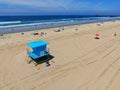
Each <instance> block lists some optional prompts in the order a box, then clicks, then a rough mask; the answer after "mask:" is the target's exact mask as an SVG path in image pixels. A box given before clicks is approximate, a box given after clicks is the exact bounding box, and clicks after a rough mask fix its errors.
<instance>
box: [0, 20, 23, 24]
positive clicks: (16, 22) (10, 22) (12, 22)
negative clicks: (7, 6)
mask: <svg viewBox="0 0 120 90" xmlns="http://www.w3.org/2000/svg"><path fill="white" fill-rule="evenodd" d="M18 23H21V21H7V22H0V24H18Z"/></svg>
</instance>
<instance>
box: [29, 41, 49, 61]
mask: <svg viewBox="0 0 120 90" xmlns="http://www.w3.org/2000/svg"><path fill="white" fill-rule="evenodd" d="M47 45H48V42H46V41H43V40H39V41H35V42H29V43H27V46H28V47H30V48H31V49H32V51H27V54H28V56H29V57H30V58H31V59H33V60H34V61H35V60H41V59H40V58H43V57H48V56H49V55H50V53H49V51H48V50H47V48H46V47H47Z"/></svg>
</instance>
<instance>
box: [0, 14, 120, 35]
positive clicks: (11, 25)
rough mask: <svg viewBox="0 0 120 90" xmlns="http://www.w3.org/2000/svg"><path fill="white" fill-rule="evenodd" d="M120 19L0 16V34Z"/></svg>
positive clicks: (102, 17) (104, 17)
mask: <svg viewBox="0 0 120 90" xmlns="http://www.w3.org/2000/svg"><path fill="white" fill-rule="evenodd" d="M118 19H120V17H118V16H117V17H109V16H99V17H98V16H97V17H96V16H70V15H68V16H57V15H56V16H0V34H5V33H14V32H22V31H28V30H40V29H45V28H53V27H61V26H69V25H77V24H85V23H93V22H105V21H110V20H118Z"/></svg>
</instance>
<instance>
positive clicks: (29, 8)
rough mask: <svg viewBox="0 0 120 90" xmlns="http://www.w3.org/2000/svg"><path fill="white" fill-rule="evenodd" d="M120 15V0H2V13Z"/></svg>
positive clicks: (0, 9)
mask: <svg viewBox="0 0 120 90" xmlns="http://www.w3.org/2000/svg"><path fill="white" fill-rule="evenodd" d="M96 13H98V14H110V15H117V14H119V15H120V0H0V15H64V14H66V15H69V14H70V15H88V14H89V15H91V14H93V15H95V14H96Z"/></svg>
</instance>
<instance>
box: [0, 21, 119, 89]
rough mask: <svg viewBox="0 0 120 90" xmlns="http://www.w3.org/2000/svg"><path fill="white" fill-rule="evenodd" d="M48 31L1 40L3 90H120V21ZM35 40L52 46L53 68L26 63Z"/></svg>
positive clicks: (9, 35)
mask: <svg viewBox="0 0 120 90" xmlns="http://www.w3.org/2000/svg"><path fill="white" fill-rule="evenodd" d="M76 28H78V31H76V30H75V29H76ZM42 31H43V30H42ZM42 31H41V30H40V31H39V33H40V32H42ZM44 31H45V32H47V35H44V36H42V37H41V36H40V35H39V36H34V35H31V33H32V32H25V34H24V35H21V34H20V33H14V34H7V35H4V39H3V36H0V90H120V21H116V22H115V23H113V22H106V23H104V24H101V26H97V24H96V23H93V24H85V25H75V26H69V27H65V30H63V31H62V32H54V29H46V30H44ZM115 32H116V33H117V36H116V37H115V36H114V33H115ZM96 33H99V34H100V39H94V37H95V34H96ZM35 40H46V41H48V42H49V43H50V44H49V48H50V52H51V54H52V55H53V56H54V57H55V58H53V59H52V62H50V64H51V66H50V67H45V63H43V64H39V65H38V66H37V67H35V65H34V64H33V63H31V64H28V63H27V62H26V59H27V55H26V43H27V42H30V41H35ZM53 62H54V63H53Z"/></svg>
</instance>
